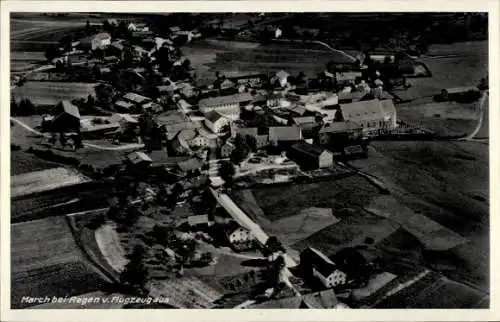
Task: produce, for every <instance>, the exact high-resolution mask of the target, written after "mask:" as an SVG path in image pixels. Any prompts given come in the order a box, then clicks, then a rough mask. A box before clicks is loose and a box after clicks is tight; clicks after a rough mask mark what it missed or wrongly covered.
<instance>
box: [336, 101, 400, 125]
mask: <svg viewBox="0 0 500 322" xmlns="http://www.w3.org/2000/svg"><path fill="white" fill-rule="evenodd" d="M340 111H341V113H342V118H343V120H345V121H351V122H354V123H357V124H359V125H361V127H362V128H363V131H366V132H370V131H373V130H380V129H394V128H395V127H396V108H395V106H394V103H393V102H392V100H378V99H374V100H369V101H360V102H355V103H349V104H342V105H341V106H340Z"/></svg>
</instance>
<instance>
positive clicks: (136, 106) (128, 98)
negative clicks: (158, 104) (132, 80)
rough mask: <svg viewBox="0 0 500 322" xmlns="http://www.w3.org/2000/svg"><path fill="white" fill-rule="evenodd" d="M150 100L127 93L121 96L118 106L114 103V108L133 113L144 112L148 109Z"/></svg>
mask: <svg viewBox="0 0 500 322" xmlns="http://www.w3.org/2000/svg"><path fill="white" fill-rule="evenodd" d="M151 101H152V100H151V98H149V97H146V96H142V95H139V94H136V93H132V92H130V93H127V94H125V95H123V96H122V99H121V100H120V101H118V102H120V105H121V106H119V105H118V104H117V103H118V102H117V103H115V105H116V106H118V107H120V108H127V110H132V111H133V112H144V110H146V109H147V108H148V104H149V103H151ZM121 102H125V103H128V104H123V103H121Z"/></svg>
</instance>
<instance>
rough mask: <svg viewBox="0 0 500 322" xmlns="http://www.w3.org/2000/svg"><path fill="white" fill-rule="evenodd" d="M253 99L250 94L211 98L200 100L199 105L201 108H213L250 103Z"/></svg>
mask: <svg viewBox="0 0 500 322" xmlns="http://www.w3.org/2000/svg"><path fill="white" fill-rule="evenodd" d="M252 100H253V97H252V95H251V94H250V93H238V94H234V95H227V96H218V97H210V98H205V99H202V100H200V102H199V103H198V106H199V107H211V106H217V105H226V104H234V103H242V102H250V101H252Z"/></svg>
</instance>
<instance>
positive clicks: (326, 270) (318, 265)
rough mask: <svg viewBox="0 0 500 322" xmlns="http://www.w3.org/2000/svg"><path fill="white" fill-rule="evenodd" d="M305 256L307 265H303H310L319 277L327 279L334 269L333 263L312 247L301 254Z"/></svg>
mask: <svg viewBox="0 0 500 322" xmlns="http://www.w3.org/2000/svg"><path fill="white" fill-rule="evenodd" d="M303 254H307V255H308V256H307V263H304V264H305V265H312V266H313V267H314V268H315V269H316V270H317V271H318V272H319V273H320V274H321V275H323V276H325V277H327V276H329V275H330V274H331V273H333V272H334V271H335V269H336V266H335V263H334V262H332V261H331V259H329V258H328V257H327V256H326V255H325V254H323V253H322V252H320V251H319V250H317V249H316V248H313V247H310V246H309V247H308V248H307V249H306V250H304V251H303V252H302V254H301V261H302V255H303Z"/></svg>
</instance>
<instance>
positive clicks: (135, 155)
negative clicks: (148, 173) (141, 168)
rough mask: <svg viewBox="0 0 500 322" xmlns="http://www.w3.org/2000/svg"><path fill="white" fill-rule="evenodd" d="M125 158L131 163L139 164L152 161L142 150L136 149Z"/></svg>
mask: <svg viewBox="0 0 500 322" xmlns="http://www.w3.org/2000/svg"><path fill="white" fill-rule="evenodd" d="M127 159H128V160H129V161H130V162H132V163H133V164H139V163H141V162H149V163H151V162H153V160H151V158H150V157H149V156H148V155H147V154H146V153H144V152H140V151H136V152H132V153H130V154H129V155H127Z"/></svg>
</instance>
